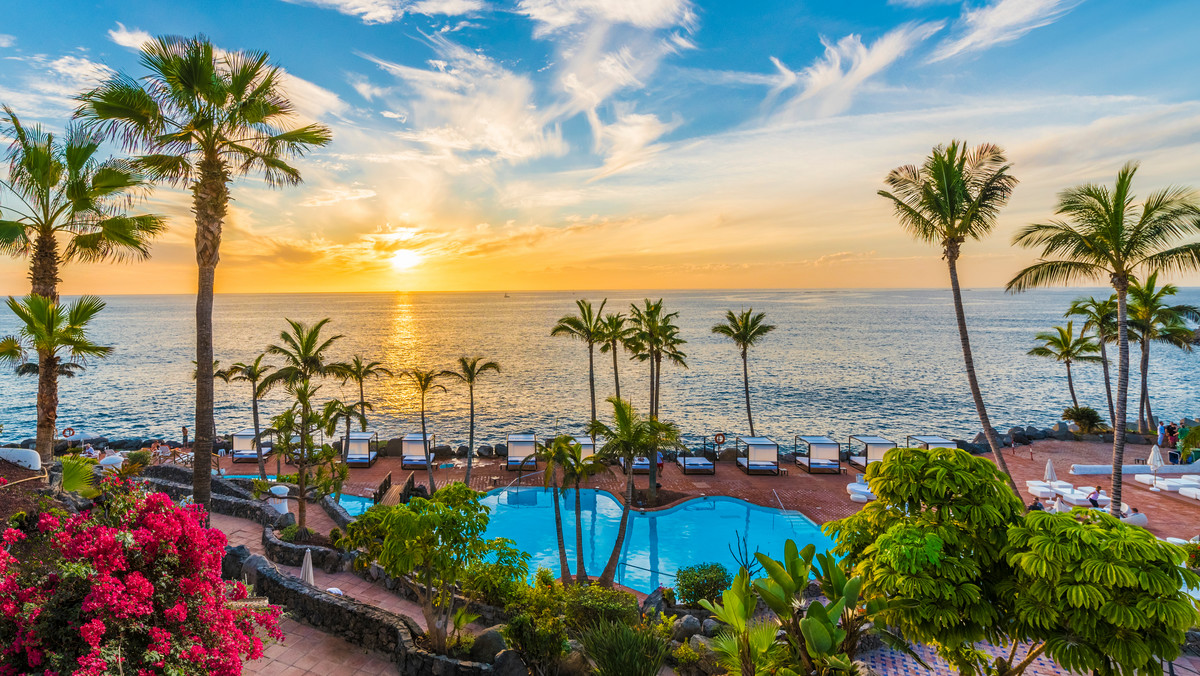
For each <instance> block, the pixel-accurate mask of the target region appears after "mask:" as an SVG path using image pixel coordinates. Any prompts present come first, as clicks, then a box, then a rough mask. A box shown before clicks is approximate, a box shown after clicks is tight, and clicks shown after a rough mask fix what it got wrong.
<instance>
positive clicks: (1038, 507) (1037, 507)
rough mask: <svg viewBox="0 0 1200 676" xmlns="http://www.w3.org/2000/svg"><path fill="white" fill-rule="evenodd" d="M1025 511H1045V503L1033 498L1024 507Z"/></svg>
mask: <svg viewBox="0 0 1200 676" xmlns="http://www.w3.org/2000/svg"><path fill="white" fill-rule="evenodd" d="M1025 511H1026V512H1044V511H1046V507H1045V505H1043V504H1042V501H1041V500H1038V499H1037V498H1034V499H1033V502H1032V503H1030V505H1029V506H1028V507H1026V508H1025Z"/></svg>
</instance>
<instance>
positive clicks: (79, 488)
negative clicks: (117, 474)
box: [56, 455, 100, 498]
mask: <svg viewBox="0 0 1200 676" xmlns="http://www.w3.org/2000/svg"><path fill="white" fill-rule="evenodd" d="M95 468H96V461H95V460H93V459H91V458H83V457H80V456H78V455H64V456H63V458H62V476H60V477H59V479H58V485H57V486H56V488H58V490H60V491H63V492H65V493H78V494H80V495H82V496H83V497H85V498H94V497H96V496H97V495H99V494H100V491H99V490H98V489H97V488H96V487H95V479H96V477H95V474H93V470H94V469H95Z"/></svg>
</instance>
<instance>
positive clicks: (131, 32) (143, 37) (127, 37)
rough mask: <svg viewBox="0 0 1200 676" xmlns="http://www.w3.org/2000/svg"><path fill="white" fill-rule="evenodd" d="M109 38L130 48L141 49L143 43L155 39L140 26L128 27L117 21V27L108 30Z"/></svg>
mask: <svg viewBox="0 0 1200 676" xmlns="http://www.w3.org/2000/svg"><path fill="white" fill-rule="evenodd" d="M108 39H109V40H112V41H113V42H115V43H117V44H118V45H121V46H122V47H128V48H130V49H141V48H142V45H144V44H146V43H147V42H150V41H151V40H153V39H154V37H153V36H151V35H150V34H149V33H147V32H146V31H144V30H141V29H139V28H126V27H125V24H123V23H121V22H120V21H118V22H117V27H116V28H111V29H109V31H108Z"/></svg>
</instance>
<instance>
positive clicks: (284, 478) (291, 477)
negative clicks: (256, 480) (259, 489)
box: [275, 474, 300, 484]
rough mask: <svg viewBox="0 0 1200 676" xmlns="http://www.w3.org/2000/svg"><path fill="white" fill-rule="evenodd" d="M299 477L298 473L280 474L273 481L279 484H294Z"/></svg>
mask: <svg viewBox="0 0 1200 676" xmlns="http://www.w3.org/2000/svg"><path fill="white" fill-rule="evenodd" d="M299 479H300V475H299V474H280V475H279V476H277V477H275V481H276V482H278V483H281V484H294V483H296V482H297V481H298V480H299Z"/></svg>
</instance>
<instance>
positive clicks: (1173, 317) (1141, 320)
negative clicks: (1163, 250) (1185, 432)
mask: <svg viewBox="0 0 1200 676" xmlns="http://www.w3.org/2000/svg"><path fill="white" fill-rule="evenodd" d="M1178 292H1179V288H1178V287H1176V286H1175V285H1174V284H1164V285H1163V286H1162V287H1159V286H1158V272H1157V271H1155V272H1153V273H1151V274H1150V276H1149V277H1147V278H1146V283H1145V284H1139V283H1137V282H1136V281H1130V283H1129V300H1130V302H1129V331H1130V336H1131V338H1132V339H1133V341H1134V342H1136V343H1137V344H1138V346H1139V347H1140V348H1141V351H1142V362H1141V368H1140V371H1141V376H1142V387H1141V398H1140V399H1141V400H1140V402H1139V403H1138V432H1139V433H1141V434H1146V433H1147V432H1149V431H1151V430H1152V429H1153V428H1154V415H1153V413H1152V411H1151V410H1150V378H1149V373H1150V344H1151V343H1164V344H1166V345H1172V346H1174V347H1178V348H1180V349H1182V350H1185V351H1188V352H1190V351H1191V350H1192V339H1193V338H1194V337H1195V334H1194V333H1193V332H1192V330H1191V329H1190V328H1188V324H1187V323H1188V322H1189V321H1196V320H1200V307H1196V306H1195V305H1186V304H1180V305H1168V304H1167V302H1166V298H1167V297H1168V296H1174V295H1175V294H1176V293H1178Z"/></svg>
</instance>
